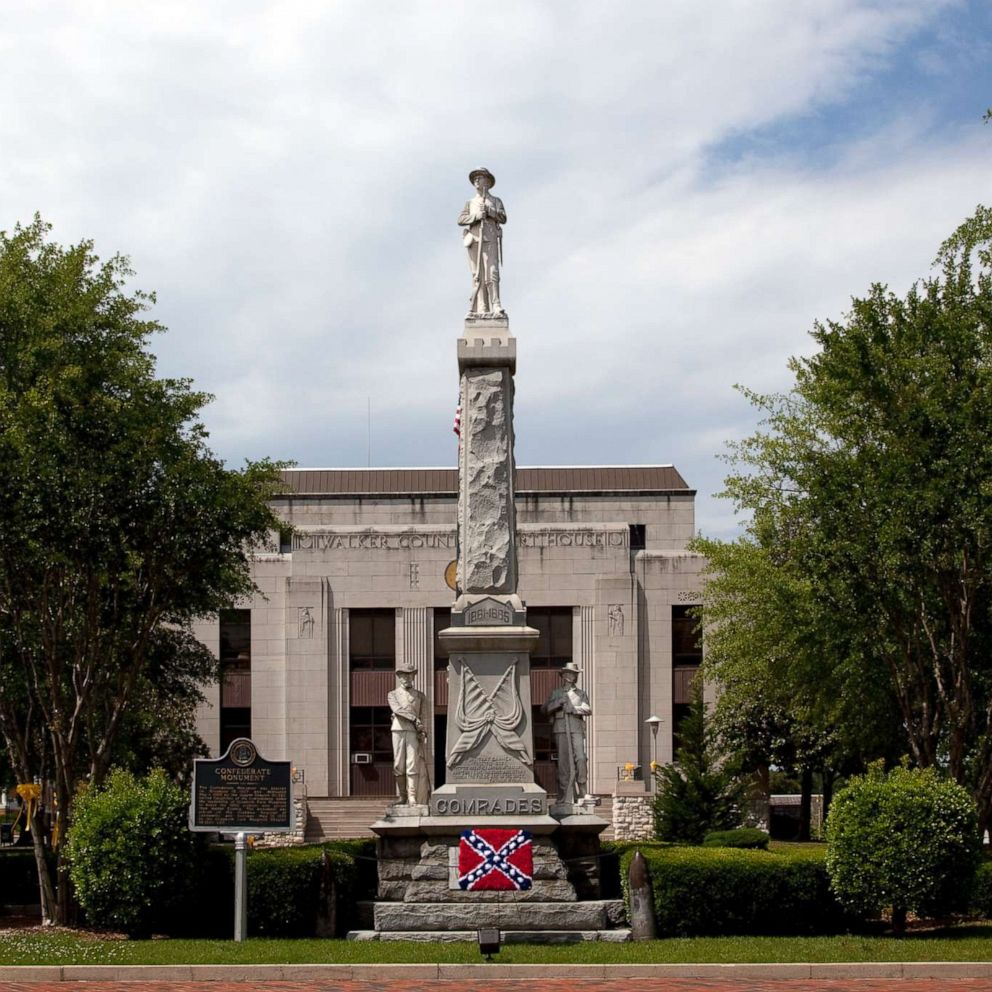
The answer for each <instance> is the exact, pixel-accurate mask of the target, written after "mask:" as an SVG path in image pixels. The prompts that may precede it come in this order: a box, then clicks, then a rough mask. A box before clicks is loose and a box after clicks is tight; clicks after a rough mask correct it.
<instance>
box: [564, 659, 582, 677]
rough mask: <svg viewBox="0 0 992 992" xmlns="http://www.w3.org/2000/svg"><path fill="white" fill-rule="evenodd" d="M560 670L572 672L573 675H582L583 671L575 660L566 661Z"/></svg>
mask: <svg viewBox="0 0 992 992" xmlns="http://www.w3.org/2000/svg"><path fill="white" fill-rule="evenodd" d="M559 671H562V672H571V673H572V674H573V675H580V674H581V673H582V669H581V668H579V666H578V665H576V664H575V662H574V661H567V662H565V664H564V665H562V666H561V668H560V669H559Z"/></svg>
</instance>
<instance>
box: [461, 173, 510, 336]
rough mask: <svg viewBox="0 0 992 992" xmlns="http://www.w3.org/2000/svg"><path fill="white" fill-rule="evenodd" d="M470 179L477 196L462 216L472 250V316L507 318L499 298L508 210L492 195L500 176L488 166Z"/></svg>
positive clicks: (464, 239)
mask: <svg viewBox="0 0 992 992" xmlns="http://www.w3.org/2000/svg"><path fill="white" fill-rule="evenodd" d="M468 181H469V182H470V183H471V184H472V185H473V186H474V187H475V196H473V197H472V199H471V200H469V201H468V202H467V203H466V204H465V207H464V209H463V210H462V212H461V213H460V214H459V215H458V223H459V224H460V225H461V226H462V227H464V228H465V236H464V238H463V239H462V240H463V242H464V244H465V248H466V249H467V251H468V264H469V268H471V270H472V296H471V299H470V300H469V305H468V312H469V316H470V317H503V316H505V315H506V311H505V310H504V309H503V304H502V303H500V300H499V270H500V267H501V266H502V264H503V228H502V225H503V224H505V223H506V210H505V209H504V208H503V201H502V200H500V199H499V197H497V196H490V195H489V191H490V190H491V189H492V188H493V186H494V185H495V184H496V179H495V177H494V176H493V174H492V173H491V172H490V171H489V170H488V169H473V170H472V171H471V172H470V173H469V174H468Z"/></svg>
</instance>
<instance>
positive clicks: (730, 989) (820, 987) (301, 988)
mask: <svg viewBox="0 0 992 992" xmlns="http://www.w3.org/2000/svg"><path fill="white" fill-rule="evenodd" d="M3 977H5V976H4V975H3V970H2V969H0V979H2V978H3ZM246 988H250V989H252V990H258V992H483V990H485V992H488V990H492V992H621V990H625V992H810V990H815V992H992V980H990V979H971V978H964V979H954V978H940V979H911V978H906V979H878V978H867V979H857V978H851V979H801V980H796V979H756V980H751V979H741V980H731V981H727V980H724V979H696V978H624V979H617V980H615V981H602V980H598V979H593V980H586V979H577V980H569V979H542V978H527V979H512V978H511V979H502V978H496V979H484V978H482V977H481V976H480V978H479V979H471V980H461V981H445V980H438V979H386V978H384V979H382V980H381V981H353V980H349V979H342V980H340V981H337V980H333V979H330V980H322V981H314V982H227V981H210V982H160V981H147V982H102V981H96V982H76V981H63V982H8V981H2V980H0V992H245V989H246Z"/></svg>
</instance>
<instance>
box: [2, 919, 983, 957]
mask: <svg viewBox="0 0 992 992" xmlns="http://www.w3.org/2000/svg"><path fill="white" fill-rule="evenodd" d="M478 960H480V957H479V953H478V950H477V949H476V947H475V946H474V945H473V944H417V943H408V944H407V943H404V944H400V943H382V944H380V943H365V942H352V941H343V940H263V939H255V940H249V941H246V942H245V943H244V944H241V945H238V944H235V943H233V941H219V940H148V941H128V940H101V939H96V938H94V937H92V936H89V935H80V934H71V933H65V932H60V933H50V934H39V933H36V932H26V931H25V932H19V933H11V934H6V935H2V936H0V965H14V964H35V965H38V964H269V963H271V964H298V963H343V964H374V963H377V962H411V963H415V962H421V963H422V962H466V961H467V962H473V961H478ZM499 960H500V961H501V962H503V963H504V964H524V963H527V964H530V963H541V962H547V963H559V962H560V963H566V962H571V963H573V964H606V963H613V962H623V963H627V964H630V963H659V964H660V963H704V962H716V963H729V962H776V961H802V962H807V961H808V962H824V961H988V960H992V924H971V925H961V926H957V927H950V928H947V929H945V930H941V931H938V932H928V933H924V934H918V935H912V936H908V937H906V938H903V939H902V940H897V939H894V938H891V937H855V936H841V937H693V938H682V939H669V940H657V941H651V942H648V943H638V944H605V943H604V944H598V943H587V944H571V945H567V946H557V947H555V946H550V947H543V946H534V945H528V946H524V945H511V946H508V947H505V948H504V949H503V950H502V951H501V952H500V954H499Z"/></svg>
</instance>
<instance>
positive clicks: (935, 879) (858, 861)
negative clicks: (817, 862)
mask: <svg viewBox="0 0 992 992" xmlns="http://www.w3.org/2000/svg"><path fill="white" fill-rule="evenodd" d="M976 826H977V816H976V810H975V803H974V800H973V799H972V798H971V796H969V795H968V792H967V790H965V789H963V788H962V787H961V786H960V785H958V784H957V783H956V782H951V781H949V780H947V779H942V778H939V777H938V776H937V774H936V773H935V772H934V770H933V769H932V768H928V769H919V768H916V769H909V768H905V767H902V768H898V767H897V768H894V769H893V770H892V771H891V772H890V773H889V774H888V775H886V774H885V772H884V769H883V766H882V763H881V762H879V763H878V764H876V765H873V766H872V767H871V768H870V769H869V771H868V774H867V775H864V776H859V777H856V778H853V779H852V780H851V782H850V783H849V784H848V786H847V787H846V788H845V789H842V790H841V791H840V792H838V794H837V798H836V799H835V800H834V805H833V808H832V809H831V811H830V816H829V818H828V820H827V840H828V843H829V847H828V849H827V871H828V872H829V873H830V885H831V888H832V889H833V890H834V892H836V893H837V897H838V899H840V901H841V902H842V903H843V904H844V906H846V907H847V908H848V909H850V910H852V911H854V912H856V913H860V914H863V915H874V914H878V913H881V912H882V911H883V910H885V909H887V908H889V909H891V913H892V925H893V928H894V929H895V930H897V931H900V932H901V931H902V930H903V929H904V928H905V925H906V913H907V912H909V911H912V912H917V913H940V912H946V911H947V910H950V909H955V908H961V906H962V904H963V900H964V899H966V898H967V895H968V893H969V892H970V890H971V884H972V881H973V879H974V875H975V869H976V868H977V866H978V861H979V855H980V845H979V839H978V830H977V829H976Z"/></svg>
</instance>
